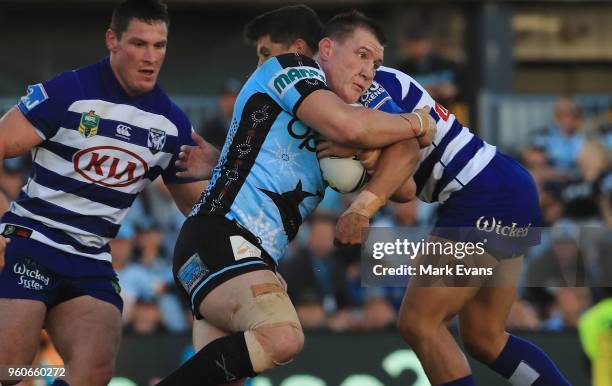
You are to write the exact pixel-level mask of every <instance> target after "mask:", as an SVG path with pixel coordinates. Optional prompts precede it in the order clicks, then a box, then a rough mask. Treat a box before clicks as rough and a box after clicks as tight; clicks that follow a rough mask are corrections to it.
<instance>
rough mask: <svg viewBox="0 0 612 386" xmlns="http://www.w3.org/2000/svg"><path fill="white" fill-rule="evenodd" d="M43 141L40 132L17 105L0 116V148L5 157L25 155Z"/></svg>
mask: <svg viewBox="0 0 612 386" xmlns="http://www.w3.org/2000/svg"><path fill="white" fill-rule="evenodd" d="M42 141H43V138H42V137H41V135H40V133H39V132H38V131H37V130H36V128H35V127H34V126H33V125H32V123H30V121H29V120H28V119H26V117H25V116H24V115H23V113H22V112H21V111H20V110H19V109H18V108H17V107H13V108H12V109H10V110H9V111H8V112H7V113H6V114H4V116H3V117H2V118H0V148H1V151H2V154H3V157H4V158H11V157H17V156H20V155H23V154H25V153H26V152H28V151H29V150H30V149H32V148H33V147H35V146H37V145H39V144H40V143H41V142H42Z"/></svg>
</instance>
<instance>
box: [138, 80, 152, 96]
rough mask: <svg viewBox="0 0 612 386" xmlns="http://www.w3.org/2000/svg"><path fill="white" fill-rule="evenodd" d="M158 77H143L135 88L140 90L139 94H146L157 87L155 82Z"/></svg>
mask: <svg viewBox="0 0 612 386" xmlns="http://www.w3.org/2000/svg"><path fill="white" fill-rule="evenodd" d="M156 81H157V78H154V79H143V80H141V81H139V82H137V83H136V84H135V86H136V87H135V89H136V90H138V93H139V94H145V93H148V92H149V91H151V90H153V88H154V87H155V82H156Z"/></svg>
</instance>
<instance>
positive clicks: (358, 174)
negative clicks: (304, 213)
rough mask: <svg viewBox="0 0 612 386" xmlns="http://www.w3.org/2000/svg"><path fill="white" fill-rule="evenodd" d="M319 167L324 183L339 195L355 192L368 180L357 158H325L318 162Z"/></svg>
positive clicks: (365, 171) (367, 175)
mask: <svg viewBox="0 0 612 386" xmlns="http://www.w3.org/2000/svg"><path fill="white" fill-rule="evenodd" d="M319 166H320V168H321V174H322V175H323V179H324V180H325V182H327V184H328V185H329V186H330V187H331V188H332V189H334V190H335V191H337V192H340V193H353V192H356V191H358V190H359V189H361V188H363V187H364V186H365V184H366V183H367V182H368V180H369V178H370V176H369V174H368V172H367V170H366V169H365V168H364V167H363V165H361V162H360V161H359V158H357V157H335V156H330V157H325V158H321V159H320V160H319Z"/></svg>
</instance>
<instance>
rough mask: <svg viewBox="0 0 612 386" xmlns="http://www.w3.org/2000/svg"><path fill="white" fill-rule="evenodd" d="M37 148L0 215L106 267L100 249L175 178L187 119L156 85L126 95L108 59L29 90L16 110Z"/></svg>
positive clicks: (103, 251)
mask: <svg viewBox="0 0 612 386" xmlns="http://www.w3.org/2000/svg"><path fill="white" fill-rule="evenodd" d="M17 107H18V108H19V110H20V111H21V112H22V113H23V115H24V116H25V117H26V118H27V119H28V120H29V122H30V123H31V124H32V125H33V126H34V127H35V128H36V130H37V132H38V134H39V135H40V137H41V138H43V142H42V143H41V144H40V145H39V146H38V147H36V148H35V149H33V150H32V158H33V170H32V174H31V176H30V178H29V179H28V181H27V183H26V185H25V186H24V188H23V189H22V191H21V194H20V196H19V198H18V199H17V200H16V201H15V202H13V203H12V204H11V207H10V211H9V212H7V213H6V214H5V215H4V217H3V218H2V223H3V225H2V226H3V228H5V227H6V226H7V225H8V224H13V225H17V226H20V227H25V228H28V229H30V230H31V231H32V234H31V236H30V237H31V238H33V239H35V240H37V241H39V242H42V243H43V244H46V245H50V246H53V247H55V248H57V249H59V250H62V251H64V252H67V253H71V254H76V255H81V256H86V257H91V258H94V259H99V260H106V261H110V259H111V257H110V253H109V247H108V245H107V243H108V241H109V240H110V239H111V238H114V237H115V235H116V234H117V231H118V229H119V225H120V223H121V221H122V219H123V218H124V216H125V215H126V213H127V210H128V209H129V207H130V206H131V205H132V203H133V201H134V199H135V198H136V196H137V194H138V193H139V192H140V191H142V190H143V189H144V188H145V186H147V185H148V184H149V183H150V182H151V181H153V180H154V179H155V178H157V177H158V176H159V175H161V176H162V178H163V179H164V182H165V183H182V182H190V180H187V179H180V178H177V177H176V176H175V173H176V170H175V167H174V161H175V159H176V158H177V156H178V153H179V148H180V146H181V145H183V144H190V145H191V144H193V141H192V140H191V137H190V133H191V124H190V122H189V120H188V118H187V117H186V115H185V114H184V113H183V112H182V111H181V110H180V109H179V108H178V107H177V106H176V105H174V104H173V103H172V102H171V101H170V99H169V98H168V96H167V95H166V94H165V93H164V92H163V91H162V90H161V88H159V87H158V86H156V87H155V88H154V89H153V90H152V91H151V92H149V93H146V94H144V95H142V96H139V97H136V98H130V97H128V96H127V95H126V94H125V92H124V91H123V88H122V87H121V86H120V84H119V82H118V81H117V79H116V78H115V76H114V74H113V71H112V69H111V66H110V62H109V59H108V58H106V59H104V60H102V61H101V62H99V63H96V64H94V65H91V66H89V67H85V68H82V69H79V70H75V71H69V72H65V73H62V74H60V75H58V76H57V77H55V78H53V79H51V80H49V81H47V82H43V83H39V84H36V85H32V86H30V87H29V88H28V94H27V95H26V96H24V97H23V98H22V99H21V101H20V102H19V104H18V105H17Z"/></svg>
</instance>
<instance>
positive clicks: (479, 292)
mask: <svg viewBox="0 0 612 386" xmlns="http://www.w3.org/2000/svg"><path fill="white" fill-rule="evenodd" d="M354 17H357V18H358V16H357V15H355V14H350V13H349V14H345V15H340V16H338V17H336V18H334V19H332V20H331V21H330V22H329V23H328V24H327V26H326V29H325V36H335V35H337V33H338V31H346V26H347V24H349V25H350V20H351V18H354ZM357 31H358V28H357V29H353V33H354V34H356V33H357ZM354 37H355V35H354V36H353V38H354ZM324 41H325V39H324V40H323V41H322V43H324ZM320 51H321V52H324V50H323V49H321V48H320ZM341 55H342V54H341ZM327 60H328V61H342V60H343V59H342V58H330V59H327ZM325 61H326V59H325V58H323V57H322V56H321V55H320V56H319V62H320V63H321V66H322V68H324V69H325V68H326V66H325ZM326 73H328V71H326ZM359 101H360V103H362V104H363V105H364V106H368V107H370V108H376V109H380V110H383V111H388V112H396V113H401V112H409V111H412V110H413V109H416V108H420V107H421V106H424V105H430V106H435V108H434V109H432V110H431V115H432V117H433V118H434V119H435V120H436V122H437V124H436V125H437V132H436V137H435V138H434V140H433V142H432V144H431V146H429V147H426V148H424V149H422V151H421V160H420V163H419V166H418V168H417V170H416V172H415V173H414V176H413V180H412V181H408V182H407V183H406V185H408V186H413V187H415V194H416V196H418V197H419V199H421V200H423V201H427V202H439V203H441V204H442V205H441V207H440V210H439V212H438V217H439V218H438V220H437V223H436V231H435V232H436V233H435V234H436V236H434V237H436V240H440V237H442V240H443V241H446V240H448V239H450V240H457V241H461V240H463V238H462V237H461V233H463V232H465V230H467V229H471V230H472V231H470V234H471V235H472V236H473V237H475V238H471V239H468V241H472V240H479V241H482V240H483V239H487V238H488V242H489V244H488V247H487V253H486V254H485V256H477V257H476V258H475V259H472V260H471V261H470V262H466V261H464V262H463V264H466V263H468V264H473V265H475V266H480V267H492V268H494V274H493V275H492V277H490V278H488V277H476V279H477V280H475V281H470V282H469V284H468V285H464V284H460V283H461V281H460V280H456V279H457V278H456V277H445V278H444V279H445V280H448V283H450V284H446V285H444V284H443V285H440V284H436V285H432V284H431V283H432V282H435V280H436V279H439V278H440V276H438V277H435V276H433V277H432V276H429V277H427V275H424V277H422V278H412V279H411V280H410V282H409V286H408V288H407V290H406V295H405V297H404V301H403V304H402V307H401V309H400V315H399V320H398V327H399V330H400V333H401V335H402V336H403V337H404V338H405V339H406V341H407V342H408V343H409V344H410V346H411V347H412V348H413V349H414V350H415V351H416V353H417V355H418V357H419V360H420V361H421V363H422V365H423V368H424V370H425V372H426V373H427V375H428V377H429V380H430V382H431V383H432V384H434V385H445V386H469V385H474V379H473V377H472V375H471V370H470V368H469V365H468V363H467V361H466V359H465V356H464V355H463V353H462V352H461V350H460V349H459V347H458V345H457V344H456V342H455V340H454V338H453V337H452V335H451V334H450V332H449V330H448V328H447V326H446V323H447V321H448V320H449V319H451V318H453V317H455V316H458V317H459V326H460V329H459V332H460V336H461V339H462V341H463V343H464V345H465V347H466V349H467V351H468V352H469V353H470V354H471V355H472V356H473V357H474V358H476V359H478V360H479V361H481V362H483V363H485V364H487V365H488V366H489V367H490V368H491V369H493V370H495V371H496V372H498V373H499V374H501V375H502V376H504V377H505V378H506V379H508V380H509V382H510V383H511V384H513V385H515V386H531V385H534V386H566V385H569V382H568V381H567V380H566V379H565V378H564V376H563V375H562V374H561V373H560V372H559V370H558V369H557V368H556V366H555V365H554V363H553V362H552V361H551V360H550V358H549V357H548V356H547V355H546V354H545V353H544V352H543V351H542V350H541V349H540V348H538V347H537V346H535V345H533V344H531V343H529V342H527V341H525V340H523V339H521V338H518V337H515V336H512V335H510V334H509V333H507V332H506V331H505V321H506V318H507V315H508V313H509V311H510V307H511V306H512V303H513V301H514V298H515V296H516V286H517V285H518V280H519V275H520V264H521V262H522V255H523V254H524V252H525V250H526V249H527V247H529V246H531V245H534V244H537V243H538V242H539V235H538V233H537V232H538V230H537V229H536V228H537V227H538V226H539V223H540V209H539V200H538V196H537V191H536V187H535V184H534V182H533V179H532V178H531V176H530V175H529V174H528V172H527V171H526V170H525V169H524V168H523V167H522V166H521V165H520V164H518V163H517V162H516V161H514V160H512V159H510V158H509V157H507V156H505V155H504V154H501V153H499V152H497V150H496V149H495V147H494V146H492V145H490V144H488V143H486V142H484V141H483V140H481V139H480V138H478V137H477V136H475V135H473V134H472V133H470V131H469V130H468V129H467V128H466V127H464V126H462V125H461V124H460V123H459V121H457V119H456V118H455V116H454V115H453V114H452V113H451V112H449V111H448V110H446V109H445V108H444V107H443V106H441V105H439V104H437V103H436V102H435V101H434V100H433V99H432V98H431V97H430V96H429V95H428V94H427V92H426V91H425V89H424V88H423V87H422V86H421V85H419V84H418V83H417V82H416V81H415V80H414V79H412V78H411V77H410V76H409V75H407V74H404V73H402V72H400V71H397V70H395V69H392V68H388V67H383V66H381V67H380V68H379V69H378V70H377V72H376V76H375V78H374V82H373V83H372V85H371V86H370V87H369V89H368V91H367V92H366V93H364V95H362V96H361V97H360V100H359ZM319 150H320V153H319V156H326V155H330V154H334V153H335V154H336V155H343V156H346V155H348V154H351V150H350V149H348V153H347V149H346V147H343V146H338V145H333V144H329V143H324V144H321V145H320V146H319ZM353 151H354V150H353ZM370 162H373V163H375V161H372V160H371V161H370ZM377 167H379V165H377ZM366 189H367V187H366ZM369 217H370V215H369V214H368V213H358V214H355V213H354V211H353V212H351V210H350V209H349V211H347V213H345V214H344V215H343V216H342V217H341V218H340V220H339V222H338V224H337V234H336V236H337V239H338V241H339V242H340V243H341V244H346V245H352V244H359V243H360V242H361V237H362V230H363V228H364V227H366V226H367V225H368V221H369ZM485 224H488V225H485ZM530 232H531V233H532V235H531V236H530V235H529V233H530ZM474 233H475V235H474ZM489 247H490V248H489ZM440 257H448V256H419V257H417V260H416V261H417V264H431V263H434V264H435V261H436V259H438V258H440ZM432 258H436V259H432ZM451 260H453V261H454V262H455V263H456V262H457V259H455V258H451ZM466 260H468V259H466ZM438 261H441V262H442V263H440V266H442V265H445V264H448V263H449V261H448V259H444V258H443V259H441V260H438ZM453 261H451V263H452V262H453ZM459 262H460V263H461V261H459ZM451 276H452V275H451Z"/></svg>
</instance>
